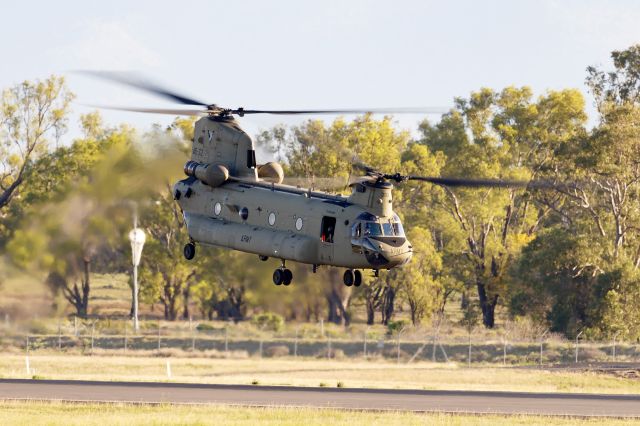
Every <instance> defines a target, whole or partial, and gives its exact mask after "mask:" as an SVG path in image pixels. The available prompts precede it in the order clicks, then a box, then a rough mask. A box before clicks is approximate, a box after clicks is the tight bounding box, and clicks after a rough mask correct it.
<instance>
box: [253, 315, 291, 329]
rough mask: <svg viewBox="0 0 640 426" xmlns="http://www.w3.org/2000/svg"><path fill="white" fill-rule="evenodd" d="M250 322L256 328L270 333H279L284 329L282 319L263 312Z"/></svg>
mask: <svg viewBox="0 0 640 426" xmlns="http://www.w3.org/2000/svg"><path fill="white" fill-rule="evenodd" d="M251 322H252V323H253V324H255V325H256V326H257V327H260V328H262V329H267V330H271V331H276V332H278V331H280V330H282V328H283V327H284V318H282V317H281V316H280V315H278V314H275V313H273V312H264V313H262V314H258V315H255V316H254V317H253V318H251Z"/></svg>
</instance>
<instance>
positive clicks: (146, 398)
mask: <svg viewBox="0 0 640 426" xmlns="http://www.w3.org/2000/svg"><path fill="white" fill-rule="evenodd" d="M0 399H35V400H63V401H95V402H111V401H113V402H137V403H179V404H185V403H191V404H234V405H248V406H297V407H321V408H344V409H358V410H403V411H442V412H450V413H501V414H516V413H520V414H540V415H565V416H615V417H640V395H598V394H561V393H525V392H478V391H430V390H399V389H398V390H395V389H394V390H389V389H348V388H306V387H290V386H243V385H205V384H182V383H141V382H89V381H72V380H21V379H3V380H0Z"/></svg>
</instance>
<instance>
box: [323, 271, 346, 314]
mask: <svg viewBox="0 0 640 426" xmlns="http://www.w3.org/2000/svg"><path fill="white" fill-rule="evenodd" d="M328 278H329V285H330V288H329V291H328V293H327V294H326V295H325V297H326V299H327V307H328V309H329V312H328V315H327V321H329V322H333V323H335V324H343V325H345V326H347V325H349V324H350V323H351V315H350V314H349V312H348V306H349V302H350V299H351V288H349V287H347V286H345V285H344V284H343V283H342V280H341V279H340V276H339V274H338V270H337V269H332V270H330V271H329V277H328Z"/></svg>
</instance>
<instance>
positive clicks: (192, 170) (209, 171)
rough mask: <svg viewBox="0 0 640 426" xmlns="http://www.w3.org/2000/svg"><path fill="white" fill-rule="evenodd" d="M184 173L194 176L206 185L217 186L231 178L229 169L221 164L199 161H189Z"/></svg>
mask: <svg viewBox="0 0 640 426" xmlns="http://www.w3.org/2000/svg"><path fill="white" fill-rule="evenodd" d="M184 174H186V175H187V176H193V177H195V178H196V179H198V180H200V181H201V182H203V183H204V184H206V185H209V186H211V187H214V188H215V187H217V186H220V185H222V184H223V183H225V182H226V181H227V179H229V170H228V169H227V168H226V167H225V166H223V165H221V164H202V163H198V162H197V161H187V164H185V165H184Z"/></svg>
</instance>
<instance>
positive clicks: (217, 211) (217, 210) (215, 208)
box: [213, 203, 222, 216]
mask: <svg viewBox="0 0 640 426" xmlns="http://www.w3.org/2000/svg"><path fill="white" fill-rule="evenodd" d="M221 211H222V204H220V203H216V204H215V206H213V212H214V213H215V214H216V216H218V215H219V214H220V212H221Z"/></svg>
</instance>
